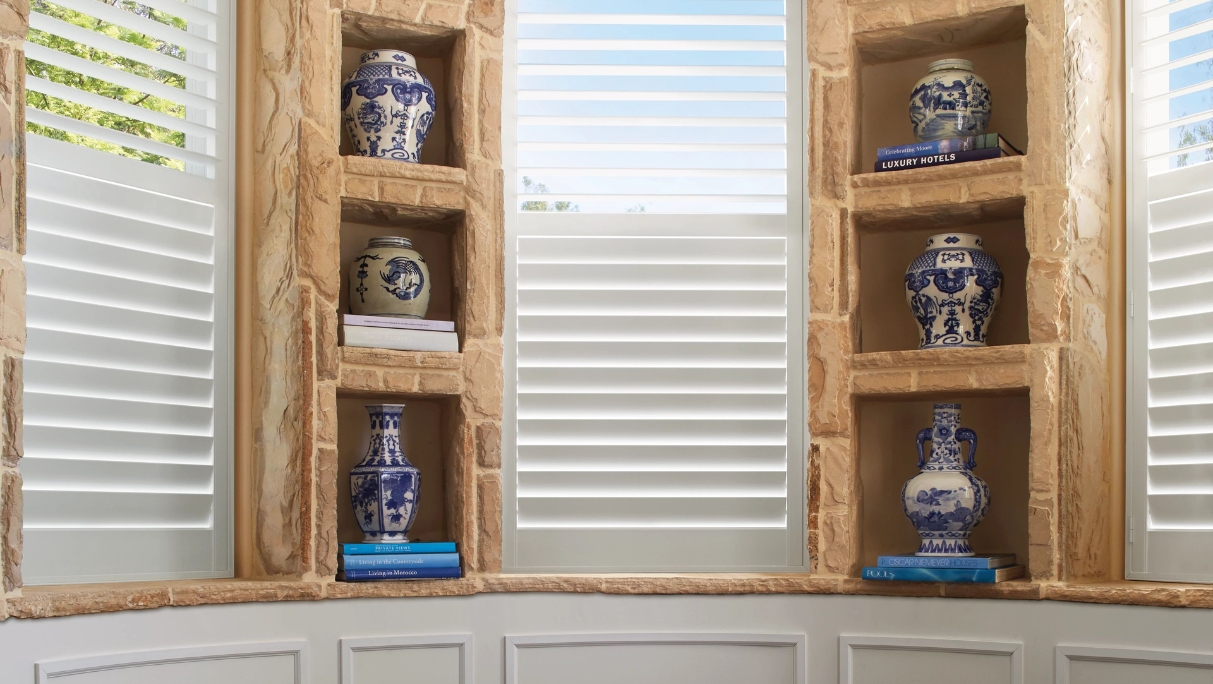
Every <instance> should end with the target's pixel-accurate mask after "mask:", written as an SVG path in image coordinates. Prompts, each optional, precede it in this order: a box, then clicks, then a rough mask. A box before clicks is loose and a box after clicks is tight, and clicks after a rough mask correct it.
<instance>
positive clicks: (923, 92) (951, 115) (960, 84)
mask: <svg viewBox="0 0 1213 684" xmlns="http://www.w3.org/2000/svg"><path fill="white" fill-rule="evenodd" d="M910 124H911V125H912V126H914V135H915V136H917V137H918V139H919V140H923V141H926V140H943V139H944V138H959V137H962V136H967V135H984V134H985V132H986V128H987V127H988V126H989V125H990V87H989V86H988V85H986V81H985V79H984V78H982V77H980V76H978V75H977V74H975V73H973V63H972V62H970V61H969V60H967V59H941V60H939V61H936V62H931V64H930V65H929V66H927V75H926V76H924V77H922V79H920V80H919V81H918V83H916V84H914V92H913V93H911V94H910Z"/></svg>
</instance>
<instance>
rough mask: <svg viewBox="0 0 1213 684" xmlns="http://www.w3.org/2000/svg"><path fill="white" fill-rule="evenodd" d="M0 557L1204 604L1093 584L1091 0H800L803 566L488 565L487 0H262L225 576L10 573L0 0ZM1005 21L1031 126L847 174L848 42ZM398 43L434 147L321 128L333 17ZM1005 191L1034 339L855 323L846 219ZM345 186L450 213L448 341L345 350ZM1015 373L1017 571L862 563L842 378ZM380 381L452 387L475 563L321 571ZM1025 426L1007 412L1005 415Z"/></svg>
mask: <svg viewBox="0 0 1213 684" xmlns="http://www.w3.org/2000/svg"><path fill="white" fill-rule="evenodd" d="M0 9H2V13H0V29H2V33H0V100H2V101H3V107H4V112H5V113H4V114H3V117H0V205H3V206H0V217H2V219H0V355H2V356H3V357H4V359H3V360H4V371H3V375H2V378H0V383H2V387H0V395H2V396H3V399H4V406H3V411H0V455H2V457H3V464H2V465H0V477H2V478H3V479H2V480H0V542H2V543H0V558H2V559H3V569H4V590H5V592H7V594H6V596H7V598H8V601H7V602H6V603H4V602H0V619H2V618H3V617H5V616H7V615H10V614H11V615H15V616H22V617H38V616H51V615H65V614H72V613H80V612H97V611H109V610H125V609H133V608H149V607H156V606H163V605H194V604H200V603H221V602H232V601H273V600H310V599H319V598H338V597H346V596H350V597H353V596H412V595H436V594H452V595H454V594H469V593H477V592H492V591H592V592H613V593H779V592H782V593H802V592H808V593H889V594H912V595H924V596H928V595H929V596H975V597H987V598H996V597H1003V598H1031V599H1058V600H1079V601H1097V602H1127V603H1146V604H1154V605H1193V606H1206V605H1213V601H1210V599H1209V598H1208V597H1207V596H1206V595H1205V594H1207V593H1208V592H1207V591H1204V590H1197V589H1191V588H1187V589H1180V588H1168V589H1165V590H1163V589H1157V588H1154V587H1149V586H1146V585H1132V586H1126V585H1122V584H1115V585H1090V586H1087V587H1073V586H1071V585H1070V582H1071V581H1075V580H1082V581H1092V580H1109V579H1116V578H1114V577H1113V576H1112V574H1111V573H1112V570H1111V568H1113V567H1114V562H1113V559H1112V555H1113V554H1114V552H1115V549H1116V548H1117V546H1116V544H1115V541H1114V540H1113V539H1111V538H1110V536H1111V531H1112V530H1113V529H1114V528H1115V526H1114V525H1110V524H1108V518H1109V516H1111V515H1112V514H1113V513H1114V507H1111V506H1110V504H1109V499H1110V495H1111V493H1112V492H1113V491H1114V488H1113V486H1112V483H1111V481H1110V479H1109V473H1110V472H1113V469H1112V467H1111V466H1112V464H1113V463H1114V460H1115V459H1117V458H1119V456H1118V455H1117V454H1115V453H1113V451H1112V441H1111V439H1110V437H1109V434H1110V427H1111V425H1112V416H1113V409H1112V404H1111V401H1112V399H1111V397H1112V395H1113V392H1112V391H1111V389H1112V388H1113V387H1114V386H1115V383H1116V382H1117V381H1116V380H1115V378H1118V377H1119V374H1120V372H1121V370H1120V369H1119V368H1114V367H1112V366H1111V362H1110V360H1109V352H1108V348H1109V342H1108V340H1109V339H1111V338H1115V337H1116V336H1119V335H1121V332H1120V330H1119V329H1116V324H1115V323H1113V322H1111V321H1114V320H1115V317H1114V316H1111V315H1110V314H1109V311H1110V309H1111V308H1112V307H1113V306H1114V300H1115V297H1116V293H1115V292H1113V288H1112V286H1111V285H1110V283H1112V282H1115V278H1114V277H1113V275H1114V273H1115V272H1116V271H1115V269H1118V268H1120V265H1118V264H1115V263H1112V261H1111V259H1110V257H1109V253H1110V245H1111V240H1112V234H1113V232H1112V215H1113V213H1112V208H1113V207H1112V201H1113V200H1112V199H1111V197H1112V195H1111V192H1110V189H1111V183H1112V174H1113V165H1114V164H1113V162H1114V155H1115V153H1116V149H1117V147H1116V141H1115V139H1114V138H1113V134H1112V131H1113V130H1114V127H1113V120H1114V112H1113V109H1114V108H1113V100H1112V93H1113V89H1112V86H1111V84H1110V83H1111V79H1113V78H1115V72H1116V69H1115V65H1114V64H1113V63H1112V57H1111V55H1112V52H1111V51H1110V50H1109V49H1108V46H1109V45H1111V44H1112V43H1111V41H1115V40H1119V37H1118V36H1115V35H1113V32H1112V28H1111V26H1112V24H1111V22H1110V16H1111V15H1110V12H1112V11H1113V8H1111V7H1110V6H1105V5H1103V4H1100V3H1094V2H1089V1H1085V0H1026V2H1025V3H1019V2H1016V0H954V1H953V0H949V1H948V2H939V1H938V0H912V1H910V2H902V1H888V0H851V1H850V2H848V1H847V0H807V13H806V17H807V36H808V42H807V45H808V59H809V63H810V66H811V70H810V77H809V79H810V83H809V86H810V87H809V93H808V98H809V102H808V104H809V111H810V125H809V130H808V136H809V141H810V146H809V149H810V159H809V168H810V175H809V186H808V193H809V196H810V199H811V206H812V210H811V216H810V225H809V238H810V262H811V266H810V273H809V276H810V280H809V292H808V294H809V307H810V314H809V320H808V321H807V325H808V333H809V347H810V349H809V378H808V380H809V390H810V411H809V416H808V422H809V428H810V431H811V435H812V444H811V448H810V450H809V454H808V458H809V482H808V485H809V493H810V501H809V515H808V517H809V525H808V527H809V533H808V545H809V550H810V553H811V557H812V563H813V566H812V574H811V575H808V576H806V575H803V574H801V575H772V576H752V575H721V576H705V577H697V578H686V577H668V576H667V577H644V576H613V577H609V578H594V577H557V576H506V575H500V574H499V572H500V569H501V510H500V507H501V478H500V466H501V422H500V421H501V415H502V406H501V401H502V368H501V358H502V353H501V335H502V324H503V310H504V309H503V307H504V295H503V291H504V290H503V262H502V258H503V256H502V255H503V240H504V237H503V235H504V231H503V215H502V212H503V199H502V184H503V174H502V170H501V131H500V120H501V87H502V29H503V25H504V7H503V2H501V0H466V1H462V2H428V1H426V0H390V1H389V0H303V1H302V2H291V1H289V0H255V2H254V3H253V5H252V6H251V8H249V7H247V6H246V9H245V10H242V12H245V13H246V14H247V17H248V21H246V22H244V24H243V25H242V27H241V31H242V32H243V33H242V39H241V40H242V44H243V45H244V46H245V48H246V49H247V52H246V54H244V56H243V59H244V63H245V64H246V65H248V66H249V68H248V69H247V70H246V71H244V72H243V73H242V78H244V79H246V80H245V81H244V85H243V86H242V89H241V92H243V93H247V94H249V97H248V100H251V102H249V101H247V100H246V101H245V102H242V103H241V110H242V111H244V112H248V113H249V116H248V118H249V119H251V121H243V122H242V123H243V124H244V125H245V126H246V128H247V130H248V131H249V135H248V136H247V137H246V138H245V140H246V141H247V144H246V145H245V146H243V147H242V148H241V150H240V154H241V155H243V156H242V160H243V163H244V164H245V166H244V167H242V168H247V169H251V172H250V173H249V174H246V176H245V177H244V178H242V179H241V181H240V183H241V188H242V192H243V193H244V194H243V195H242V197H241V201H242V202H243V203H244V206H245V207H247V210H248V211H247V217H246V218H245V219H244V222H243V223H241V224H240V230H242V231H247V234H248V236H249V238H250V242H251V244H250V246H249V253H248V254H247V255H245V257H246V258H247V261H248V262H250V264H248V265H251V277H250V278H249V281H248V282H247V283H246V284H245V285H246V289H245V290H242V292H241V296H243V297H244V298H245V299H246V301H247V302H248V309H249V321H248V322H247V323H248V329H247V336H248V350H247V356H246V358H244V359H243V361H244V362H245V363H246V364H247V369H248V372H247V375H245V376H243V377H242V379H241V381H242V382H244V383H246V385H247V386H246V387H245V388H244V389H245V390H246V391H247V396H248V402H247V405H246V406H245V410H244V412H242V414H241V415H240V416H239V417H238V423H240V425H241V428H240V429H241V430H242V431H243V432H242V433H241V434H242V435H243V440H244V441H242V438H240V437H238V439H237V443H238V444H247V448H246V449H243V450H241V451H240V453H239V454H238V458H239V460H240V462H241V464H242V468H240V469H239V470H240V471H241V472H243V473H245V477H244V479H243V480H242V481H241V482H240V483H239V485H240V486H239V487H238V491H244V492H247V495H246V496H245V498H244V500H243V501H241V502H240V505H241V507H242V508H241V510H243V511H245V512H246V514H245V516H244V523H243V525H244V527H243V528H242V529H241V530H240V532H239V533H238V537H241V538H245V539H247V548H244V549H243V551H244V552H243V554H242V557H241V558H240V561H241V562H240V567H241V568H242V572H241V574H242V576H243V579H241V580H234V581H224V582H189V583H156V584H153V585H146V584H124V585H106V586H98V587H76V588H35V589H25V590H24V591H23V590H22V589H21V588H20V585H21V581H20V553H21V543H20V510H21V498H20V477H19V474H18V471H17V462H18V459H19V458H20V454H21V434H20V422H21V421H20V416H21V361H20V357H21V351H22V348H23V340H24V315H23V308H24V303H23V292H24V279H23V270H22V265H21V261H20V258H19V255H20V253H21V251H22V249H23V223H24V216H23V207H22V205H23V202H22V198H23V196H24V191H23V186H22V181H21V178H22V172H23V162H22V154H21V146H22V140H23V138H22V134H21V132H22V130H23V129H24V123H23V117H22V107H23V98H22V92H21V85H22V73H23V71H24V69H23V66H22V51H21V45H22V44H21V40H22V38H23V36H24V31H25V26H26V17H27V15H28V7H27V6H25V5H24V4H23V3H21V2H20V0H13V1H12V2H9V3H8V4H5V3H4V1H3V0H0ZM1016 32H1018V34H1017V35H1020V36H1022V37H1024V38H1026V48H1025V50H1026V55H1025V58H1026V61H1027V73H1028V84H1029V85H1028V93H1027V97H1028V111H1029V132H1030V138H1031V147H1030V152H1029V154H1028V155H1027V156H1026V157H1024V158H1018V159H1005V160H995V161H989V162H981V163H975V164H969V165H965V166H964V167H950V168H949V167H944V168H937V169H926V170H921V171H917V172H912V173H901V174H887V175H883V176H879V177H878V176H873V175H872V174H858V173H856V172H855V169H856V168H857V166H858V165H857V163H856V160H857V147H858V145H859V141H858V130H859V126H858V117H859V112H860V108H861V106H862V102H861V98H860V74H861V71H862V69H863V67H864V65H865V64H868V63H872V62H880V61H882V60H883V61H888V60H894V59H899V58H904V57H906V56H913V55H925V54H936V53H941V52H945V51H947V50H948V49H949V48H950V47H963V46H966V45H979V44H983V43H989V42H997V41H999V40H1004V39H1006V38H1007V36H1011V35H1016ZM343 41H345V42H347V43H348V44H350V45H359V46H362V47H366V46H367V44H368V43H374V42H376V41H380V42H384V44H385V45H391V46H404V45H416V46H418V47H419V48H420V49H422V50H430V51H432V52H433V53H434V54H441V55H442V58H443V60H444V68H445V72H446V83H445V84H444V85H445V88H446V90H447V92H448V93H449V94H450V95H451V97H452V102H453V104H452V106H451V108H450V110H449V120H448V121H447V124H448V130H449V131H450V142H449V145H448V149H447V155H446V158H447V162H448V163H449V164H451V165H452V168H442V167H413V168H405V167H402V166H400V165H395V166H393V165H391V164H381V163H375V162H374V161H373V160H362V159H357V158H344V159H343V158H342V157H341V156H340V153H339V147H340V130H339V120H338V106H339V103H338V86H339V81H340V74H339V69H340V63H341V47H342V45H343ZM1019 214H1022V216H1023V222H1024V226H1025V234H1026V239H1027V247H1028V251H1029V253H1030V262H1029V267H1028V282H1027V288H1028V302H1029V330H1030V333H1029V336H1030V343H1029V344H1026V345H1015V346H1013V347H1006V348H1001V349H999V348H991V349H988V350H983V351H981V353H977V354H972V355H960V354H953V355H948V354H923V353H920V352H889V353H874V354H860V353H857V352H858V346H857V334H858V332H859V331H858V315H857V312H858V308H859V306H860V304H861V303H860V302H859V298H858V293H859V288H858V283H859V277H860V274H859V271H858V261H857V249H858V237H857V235H858V230H859V229H860V228H863V227H871V226H874V225H878V224H881V223H882V222H883V223H884V224H887V225H893V224H895V223H897V222H899V221H908V220H913V221H917V222H920V223H924V224H929V223H930V222H932V221H936V222H939V223H940V224H941V225H943V224H947V223H948V222H949V221H954V220H956V219H958V218H959V219H966V220H967V219H972V220H982V219H984V218H990V217H1001V216H1007V215H1019ZM343 215H347V216H348V215H357V216H358V217H359V220H363V219H365V218H366V217H367V216H370V217H372V218H374V219H377V220H385V221H389V222H390V221H392V220H394V219H396V218H399V217H401V216H405V217H411V218H413V219H418V218H421V219H424V218H426V217H429V218H433V219H443V220H446V219H450V218H452V217H454V219H453V220H456V221H457V222H458V223H459V227H458V228H457V229H455V230H454V232H453V233H452V244H453V245H454V252H455V258H454V263H455V273H454V282H455V288H454V289H455V291H456V292H455V299H456V306H455V309H456V313H455V318H456V322H457V326H458V329H459V331H460V334H461V339H462V342H463V350H462V353H461V354H454V355H442V354H411V353H385V352H376V351H370V350H340V349H339V348H338V345H337V319H336V309H337V301H338V296H339V295H338V293H339V291H340V282H339V277H340V276H339V274H340V266H341V264H340V257H339V230H340V223H341V220H342V217H343ZM977 391H1012V392H1027V393H1028V394H1029V397H1030V413H1031V426H1030V430H1031V449H1030V452H1031V453H1030V455H1029V474H1030V477H1029V482H1030V487H1031V501H1030V520H1029V521H1027V523H1026V524H1027V525H1028V535H1029V540H1030V551H1029V558H1028V563H1029V566H1030V572H1031V581H1029V582H1022V583H1015V584H1014V586H1012V585H1003V586H999V587H990V588H981V587H979V588H971V587H942V586H939V585H917V586H909V587H906V586H899V585H896V584H888V583H868V582H861V581H859V580H856V579H854V576H855V574H856V572H857V568H858V565H859V555H858V549H859V547H860V542H861V535H862V530H861V525H860V511H861V510H862V505H863V500H862V483H861V482H860V481H859V477H858V464H857V463H856V460H857V453H858V451H857V448H856V439H857V435H858V434H859V428H860V426H858V425H857V424H856V419H855V417H854V415H855V411H854V403H855V401H857V400H858V399H859V398H863V397H876V396H882V395H887V396H890V397H897V396H915V395H924V394H930V393H937V392H977ZM363 392H368V393H394V394H399V395H402V396H413V397H420V398H425V399H431V400H437V401H441V402H443V406H444V407H445V408H444V411H445V418H444V425H443V436H444V441H445V444H446V447H445V450H446V453H445V459H446V464H447V469H446V471H447V475H446V485H447V496H446V498H447V525H448V532H449V533H450V535H451V536H452V537H453V538H455V539H456V540H457V541H458V542H459V543H460V545H461V549H462V551H463V553H464V556H465V559H466V566H465V570H467V571H468V572H469V574H470V577H468V578H466V579H464V580H459V581H454V582H445V583H436V582H419V583H370V584H365V585H353V584H344V583H337V582H334V581H333V576H334V573H335V571H336V555H337V539H336V518H335V516H336V505H337V504H336V492H337V488H336V487H337V481H338V478H339V477H342V476H343V473H339V472H337V436H336V435H337V424H336V422H337V408H336V401H337V396H338V395H339V394H341V393H345V394H347V395H348V394H349V393H354V394H357V393H363ZM1025 427H1028V426H1025Z"/></svg>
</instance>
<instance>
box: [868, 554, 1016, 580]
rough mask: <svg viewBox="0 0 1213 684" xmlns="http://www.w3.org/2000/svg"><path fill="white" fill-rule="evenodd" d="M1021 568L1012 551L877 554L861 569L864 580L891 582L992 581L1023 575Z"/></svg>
mask: <svg viewBox="0 0 1213 684" xmlns="http://www.w3.org/2000/svg"><path fill="white" fill-rule="evenodd" d="M1023 575H1024V567H1023V566H1022V565H1016V564H1015V554H1013V553H996V554H993V555H989V556H980V555H979V556H958V557H951V558H950V557H941V556H914V555H907V556H881V557H879V558H877V559H876V567H867V568H864V569H863V578H864V579H866V580H892V581H895V582H968V583H975V584H993V583H995V582H1005V581H1007V580H1012V579H1015V578H1017V577H1023Z"/></svg>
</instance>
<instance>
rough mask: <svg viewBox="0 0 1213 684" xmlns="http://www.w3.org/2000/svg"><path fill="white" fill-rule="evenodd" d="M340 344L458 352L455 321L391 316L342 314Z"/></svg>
mask: <svg viewBox="0 0 1213 684" xmlns="http://www.w3.org/2000/svg"><path fill="white" fill-rule="evenodd" d="M340 332H341V344H343V345H344V346H346V347H378V348H380V349H400V350H403V351H449V352H457V351H459V335H458V334H457V333H456V332H455V323H454V321H431V320H427V319H424V318H392V317H390V316H355V315H353V314H345V315H344V316H342V317H341V330H340Z"/></svg>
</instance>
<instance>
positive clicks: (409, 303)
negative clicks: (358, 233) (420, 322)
mask: <svg viewBox="0 0 1213 684" xmlns="http://www.w3.org/2000/svg"><path fill="white" fill-rule="evenodd" d="M349 291H350V313H352V314H356V315H359V316H391V317H395V318H425V312H426V310H427V309H429V307H430V269H429V267H428V266H426V263H425V257H423V256H421V254H419V253H418V252H417V251H416V250H414V249H413V242H412V241H411V240H409V239H408V238H405V237H397V236H394V235H385V236H380V237H373V238H371V239H370V241H369V242H368V243H367V246H366V249H364V250H362V251H361V252H359V253H358V256H356V257H354V261H353V263H352V264H350V290H349Z"/></svg>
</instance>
